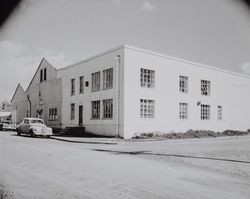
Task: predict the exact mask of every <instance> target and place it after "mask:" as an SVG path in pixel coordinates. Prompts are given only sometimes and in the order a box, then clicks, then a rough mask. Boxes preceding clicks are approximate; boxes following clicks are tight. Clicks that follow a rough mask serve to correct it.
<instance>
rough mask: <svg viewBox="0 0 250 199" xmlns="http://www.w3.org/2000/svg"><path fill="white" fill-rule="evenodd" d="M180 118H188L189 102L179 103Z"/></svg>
mask: <svg viewBox="0 0 250 199" xmlns="http://www.w3.org/2000/svg"><path fill="white" fill-rule="evenodd" d="M179 118H180V119H188V104H187V103H183V102H181V103H180V104H179Z"/></svg>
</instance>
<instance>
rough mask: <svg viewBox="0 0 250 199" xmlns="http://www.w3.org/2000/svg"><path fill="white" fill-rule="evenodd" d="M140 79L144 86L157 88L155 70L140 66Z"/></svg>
mask: <svg viewBox="0 0 250 199" xmlns="http://www.w3.org/2000/svg"><path fill="white" fill-rule="evenodd" d="M140 81H141V87H142V88H155V70H152V69H146V68H140Z"/></svg>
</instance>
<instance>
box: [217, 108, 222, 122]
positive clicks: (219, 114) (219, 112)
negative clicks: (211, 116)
mask: <svg viewBox="0 0 250 199" xmlns="http://www.w3.org/2000/svg"><path fill="white" fill-rule="evenodd" d="M217 111H218V120H222V106H218V110H217Z"/></svg>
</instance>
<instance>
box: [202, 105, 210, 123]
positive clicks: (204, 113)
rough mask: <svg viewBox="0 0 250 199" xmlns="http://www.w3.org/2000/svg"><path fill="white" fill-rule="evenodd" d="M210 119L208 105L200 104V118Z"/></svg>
mask: <svg viewBox="0 0 250 199" xmlns="http://www.w3.org/2000/svg"><path fill="white" fill-rule="evenodd" d="M209 119H210V105H206V104H201V120H209Z"/></svg>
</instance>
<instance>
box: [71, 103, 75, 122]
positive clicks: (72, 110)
mask: <svg viewBox="0 0 250 199" xmlns="http://www.w3.org/2000/svg"><path fill="white" fill-rule="evenodd" d="M74 119H75V104H74V103H73V104H70V120H74Z"/></svg>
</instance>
